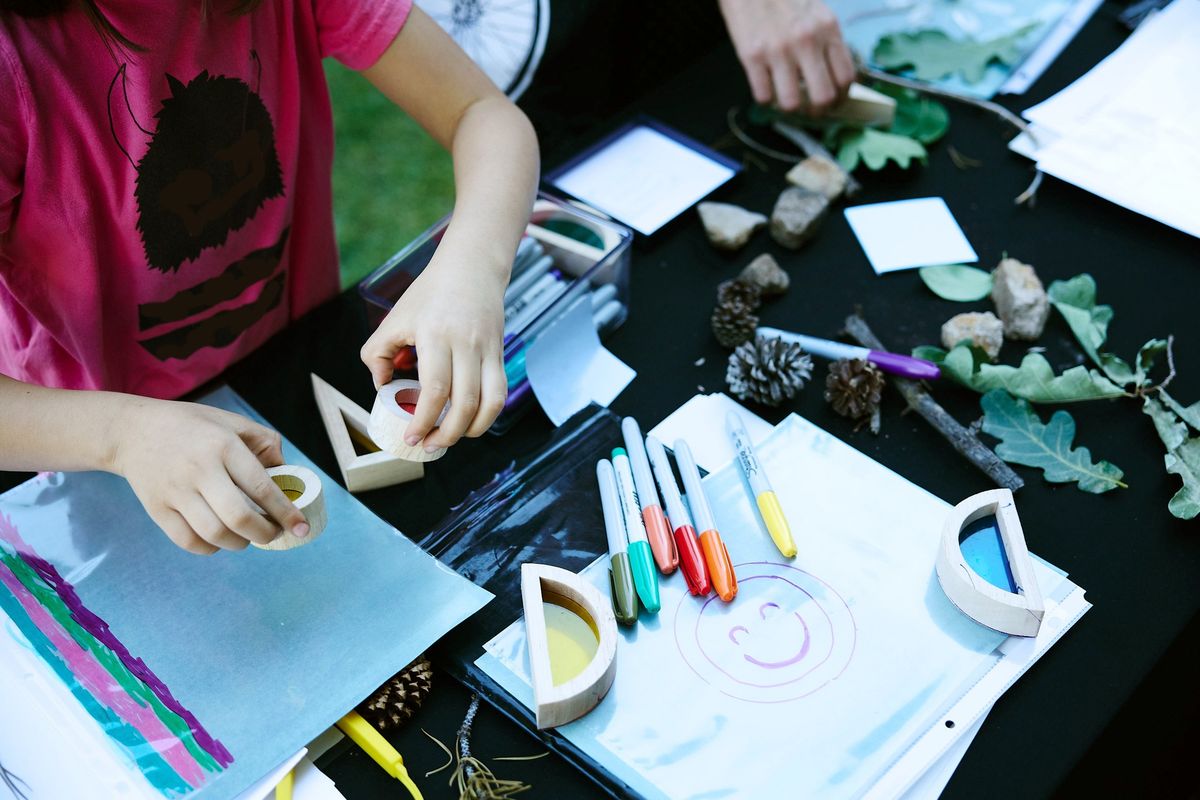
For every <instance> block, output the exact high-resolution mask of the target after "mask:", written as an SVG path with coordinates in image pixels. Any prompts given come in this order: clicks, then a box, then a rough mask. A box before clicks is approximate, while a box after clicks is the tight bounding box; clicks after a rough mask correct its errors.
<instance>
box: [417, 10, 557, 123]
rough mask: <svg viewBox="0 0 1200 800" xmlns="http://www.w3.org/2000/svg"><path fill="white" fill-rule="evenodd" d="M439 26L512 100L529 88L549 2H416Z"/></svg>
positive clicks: (541, 48)
mask: <svg viewBox="0 0 1200 800" xmlns="http://www.w3.org/2000/svg"><path fill="white" fill-rule="evenodd" d="M420 6H421V8H422V9H423V10H424V11H425V13H426V14H428V15H429V16H430V17H432V18H433V19H434V20H435V21H436V22H437V23H438V25H441V26H442V29H443V30H445V31H446V32H447V33H449V34H450V36H451V37H452V38H453V39H454V41H455V42H457V43H458V46H459V47H461V48H462V49H463V50H465V51H466V53H467V55H469V56H470V57H471V59H472V60H473V61H474V62H475V63H476V64H478V65H479V67H480V68H481V69H482V70H483V71H484V72H485V73H487V76H488V77H489V78H491V79H492V82H493V83H495V84H496V85H497V86H499V87H500V89H502V90H503V91H504V93H505V94H507V95H508V96H509V97H510V98H512V99H513V100H516V99H517V98H519V97H520V96H521V94H522V93H523V92H524V91H525V89H527V88H528V87H529V83H530V81H532V80H533V74H534V72H536V71H537V68H538V64H539V63H541V60H542V54H543V53H544V52H545V49H546V36H547V34H548V33H549V32H550V0H422V2H421V3H420Z"/></svg>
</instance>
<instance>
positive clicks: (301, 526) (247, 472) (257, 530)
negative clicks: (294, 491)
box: [212, 451, 308, 544]
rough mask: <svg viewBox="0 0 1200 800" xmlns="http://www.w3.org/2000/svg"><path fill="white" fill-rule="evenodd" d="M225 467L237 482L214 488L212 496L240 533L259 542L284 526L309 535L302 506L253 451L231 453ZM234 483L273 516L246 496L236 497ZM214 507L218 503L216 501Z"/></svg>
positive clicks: (261, 542) (286, 529)
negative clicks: (253, 454) (264, 515)
mask: <svg viewBox="0 0 1200 800" xmlns="http://www.w3.org/2000/svg"><path fill="white" fill-rule="evenodd" d="M225 469H226V470H227V471H228V472H229V477H230V478H232V479H233V484H226V485H225V487H222V488H219V489H214V490H213V497H212V499H213V500H214V501H215V502H217V503H219V506H220V508H219V513H220V514H221V518H222V519H224V520H225V521H226V522H227V523H229V524H230V527H232V528H233V529H234V530H235V531H237V532H238V533H239V534H240V535H242V536H245V537H246V538H247V539H250V540H251V541H254V542H257V543H258V544H267V543H269V542H270V541H271V540H273V539H274V538H275V537H276V536H278V535H279V531H280V529H282V530H285V531H290V532H291V533H292V534H293V535H295V536H298V537H300V538H303V537H305V536H307V535H308V523H307V522H305V520H304V515H303V514H301V513H300V509H298V508H296V506H295V505H294V504H293V503H292V501H291V500H288V499H287V495H285V494H284V493H283V490H282V489H280V488H279V485H278V484H276V483H275V481H273V480H271V476H270V475H268V474H267V471H266V470H265V469H263V466H262V465H261V464H259V463H258V462H257V461H256V460H255V459H254V458H253V457H252V456H251V455H250V453H249V451H246V452H244V453H237V452H234V453H230V454H229V455H227V456H226V459H225ZM234 484H236V486H237V488H239V489H241V490H242V491H243V492H245V493H246V496H247V497H249V498H250V499H251V500H253V501H254V502H255V503H257V504H258V506H259V508H261V509H262V510H263V511H265V512H266V514H267V517H270V519H266V518H264V517H263V516H261V515H260V514H257V513H255V512H254V509H253V508H251V507H250V504H249V503H247V502H246V500H245V498H242V497H240V496H237V497H235V495H237V494H238V493H237V492H235V491H233V488H234ZM213 508H218V506H216V505H214V506H213ZM272 520H273V521H274V523H273V522H272ZM276 525H278V527H276Z"/></svg>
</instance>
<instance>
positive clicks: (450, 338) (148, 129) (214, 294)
mask: <svg viewBox="0 0 1200 800" xmlns="http://www.w3.org/2000/svg"><path fill="white" fill-rule="evenodd" d="M210 6H211V8H210ZM326 56H333V57H335V58H337V59H339V60H340V61H342V62H343V63H345V64H346V65H347V66H350V67H351V68H354V69H358V70H361V71H362V73H363V74H364V75H365V76H366V77H367V78H368V79H369V80H370V81H371V82H372V83H374V84H375V86H376V87H378V88H379V90H380V91H382V92H383V93H384V94H385V95H386V96H388V97H389V98H390V99H391V100H393V101H394V102H395V103H396V104H397V105H399V106H400V107H401V108H403V109H404V110H405V111H406V112H407V113H408V114H409V115H410V116H412V117H413V118H414V119H415V120H416V121H417V122H418V123H419V124H420V125H421V126H422V127H423V128H425V130H427V131H428V132H429V133H430V134H431V135H432V136H433V137H434V138H435V139H437V140H438V141H439V142H440V143H442V145H443V146H445V147H447V148H448V149H450V150H451V151H452V153H453V155H454V166H455V179H456V189H457V200H456V203H455V210H454V221H453V223H452V224H451V225H450V228H449V229H448V231H447V233H446V235H445V237H444V238H443V240H442V242H441V244H440V246H439V247H438V250H437V253H436V254H435V255H434V257H433V260H432V261H431V263H430V265H429V267H428V268H427V269H426V270H425V271H424V272H423V273H422V275H421V277H420V278H419V279H418V280H417V281H415V282H414V283H413V285H412V286H411V287H410V288H409V290H408V291H407V292H406V293H405V295H404V296H403V298H401V300H400V302H399V303H397V305H396V307H395V309H394V310H393V311H392V313H391V314H389V315H388V317H387V319H386V320H385V321H384V322H383V324H382V325H381V326H380V327H379V329H378V330H377V331H376V332H375V333H374V334H373V335H372V336H371V338H370V339H368V341H367V343H366V344H365V345H364V346H363V348H362V351H361V358H362V360H363V362H364V363H365V364H366V365H367V367H368V368H369V369H370V371H371V374H372V377H373V378H374V381H375V383H376V384H377V385H379V384H381V383H383V382H385V381H387V380H389V379H390V377H391V369H392V366H391V365H392V358H393V356H394V355H395V354H396V353H397V352H398V351H399V349H400V348H402V347H404V346H406V345H415V346H417V347H418V348H419V349H420V352H421V361H420V367H419V371H420V379H421V381H422V385H423V390H424V391H423V393H422V395H421V399H420V402H419V403H418V405H417V409H416V413H415V419H414V421H413V423H412V425H411V426H410V427H409V430H408V431H407V434H406V439H407V440H408V441H409V443H410V444H419V443H421V442H422V441H423V442H424V445H425V446H426V447H427V448H428V449H430V450H432V449H436V448H439V447H446V446H449V445H452V444H454V443H455V442H456V441H457V440H458V439H459V438H460V437H461V436H463V435H467V436H479V435H480V434H482V433H483V432H484V431H485V430H486V429H487V428H488V426H489V425H490V424H491V423H492V421H493V420H494V419H495V417H496V415H497V414H498V413H499V411H500V409H501V408H502V406H503V403H504V397H505V392H506V383H505V377H504V364H503V356H502V331H503V320H504V312H503V294H504V287H505V285H506V284H507V281H508V274H509V266H510V264H511V262H512V257H513V254H514V252H515V250H516V246H517V242H518V240H519V238H520V235H521V232H522V231H523V229H524V226H525V223H526V221H527V220H528V215H529V209H530V204H531V203H532V200H533V193H534V190H535V186H536V183H537V170H538V166H537V145H536V140H535V139H534V136H533V132H532V129H531V128H530V126H529V124H528V122H527V121H526V120H525V118H524V116H523V115H522V114H521V113H520V112H519V111H518V110H517V109H516V108H515V107H514V106H513V105H512V104H511V103H510V102H509V101H508V100H507V99H506V98H505V97H504V96H503V95H502V94H501V93H500V92H499V90H497V89H496V87H495V86H493V85H492V84H491V83H490V82H489V81H488V80H487V78H486V77H485V76H484V75H483V73H482V72H480V71H479V70H478V69H477V68H476V67H475V65H474V64H473V63H472V62H471V61H470V60H469V59H468V58H467V57H466V56H465V55H464V54H463V53H462V51H461V50H459V49H458V48H457V47H456V46H455V45H454V44H453V42H452V41H451V40H450V38H449V37H448V36H447V35H446V34H445V33H444V32H443V31H442V30H441V29H440V28H439V27H438V26H437V25H436V24H435V23H433V22H432V21H431V20H430V18H429V17H428V16H426V15H425V14H424V13H423V12H421V11H420V10H419V9H417V8H414V7H412V0H241V2H235V1H234V0H224V1H222V0H217V2H206V1H205V0H181V1H180V2H173V3H166V4H164V3H160V2H157V0H112V2H103V0H48V1H47V2H39V3H30V2H28V0H0V469H21V470H77V469H102V470H108V471H111V472H115V473H119V474H121V475H123V476H124V477H125V478H126V479H127V480H128V481H129V483H130V485H131V486H132V487H133V490H134V492H136V493H137V496H138V498H139V499H140V500H141V502H142V504H143V505H144V506H145V507H146V510H147V511H148V512H149V514H150V516H151V517H152V518H153V519H154V520H155V522H157V523H158V524H159V525H160V526H161V527H162V529H163V530H164V531H165V532H166V534H167V535H168V536H169V537H170V538H171V540H172V541H174V542H175V543H176V544H178V545H179V546H180V547H183V548H185V549H187V550H190V551H192V552H196V553H212V552H215V551H216V550H217V549H219V548H224V549H241V548H243V547H245V546H246V545H247V544H248V543H249V542H251V541H253V542H259V543H265V542H269V541H270V540H271V539H273V538H274V537H275V536H276V535H278V534H279V532H280V531H281V530H290V531H291V532H292V533H294V534H296V535H298V536H304V535H307V532H308V529H307V526H306V525H305V524H304V520H303V517H302V516H301V515H300V512H299V511H297V510H296V508H295V507H294V506H293V505H292V504H291V503H290V502H289V501H288V500H287V498H286V497H285V496H284V495H283V493H282V492H281V491H280V490H279V489H278V488H277V487H276V486H275V484H274V483H273V482H272V481H271V480H270V479H269V478H268V477H267V475H266V472H265V469H264V467H265V466H270V465H274V464H278V463H280V461H281V457H282V454H281V452H280V447H279V436H278V435H277V434H276V433H274V432H272V431H270V430H268V429H266V428H263V427H262V426H260V425H257V424H255V423H253V422H251V421H249V420H247V419H244V418H242V417H239V416H237V415H235V414H230V413H227V412H224V411H218V410H215V409H211V408H207V407H204V406H198V405H195V404H191V403H181V402H174V401H172V400H171V398H176V397H179V396H181V395H183V394H184V393H186V392H188V391H190V390H191V389H193V388H195V387H196V386H198V385H200V384H201V383H204V382H205V381H207V380H209V379H211V378H212V377H214V376H215V375H217V374H219V373H220V372H221V371H222V370H224V369H225V368H226V367H227V366H229V365H230V364H232V363H233V362H235V361H237V360H238V359H240V358H241V357H243V356H244V355H246V354H247V353H249V352H251V351H252V350H254V349H255V348H256V347H258V345H260V344H261V343H262V342H264V341H265V340H266V339H267V338H269V337H270V336H271V335H273V334H275V333H277V332H278V331H279V330H280V329H282V328H283V327H284V326H285V325H287V324H288V322H289V321H290V320H293V319H295V318H296V317H298V316H300V315H301V314H304V313H305V312H307V311H309V310H311V309H312V308H313V307H314V306H316V305H318V304H319V303H321V302H323V301H325V300H328V299H329V298H331V297H332V296H333V295H334V294H335V293H336V292H337V287H338V271H337V250H336V246H335V242H334V236H333V215H332V208H331V191H330V176H331V166H332V159H333V125H332V116H331V113H330V105H329V94H328V89H327V87H326V84H325V78H324V73H323V71H322V64H321V61H322V59H323V58H324V57H326ZM405 157H406V154H405V153H403V152H394V153H379V158H405ZM447 400H448V401H449V402H450V411H449V413H448V414H447V415H446V417H445V419H444V420H443V421H442V422H441V424H440V425H439V424H438V423H437V417H438V413H439V411H440V410H441V408H442V407H443V405H444V404H445V402H446V401H447ZM243 492H244V493H245V494H243ZM246 495H248V496H249V497H250V498H251V499H253V501H254V502H256V503H258V505H259V506H261V507H262V508H263V509H265V510H266V511H267V512H268V514H269V515H270V517H271V519H270V520H268V519H267V518H265V517H263V516H261V515H259V514H258V513H256V511H255V510H254V508H253V507H252V505H251V503H250V502H249V501H248V500H247V499H246Z"/></svg>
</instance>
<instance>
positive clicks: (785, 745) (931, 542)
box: [478, 416, 1069, 798]
mask: <svg viewBox="0 0 1200 800" xmlns="http://www.w3.org/2000/svg"><path fill="white" fill-rule="evenodd" d="M759 455H760V457H761V458H762V460H763V463H764V465H765V467H766V468H767V469H768V471H769V472H770V473H771V480H772V483H773V484H774V485H775V489H776V491H777V492H778V494H779V496H780V500H781V502H782V503H783V506H784V510H785V513H786V514H787V516H788V518H789V520H790V521H791V523H792V528H793V530H794V531H796V533H797V544H798V547H799V551H800V554H799V555H798V556H797V557H796V559H795V560H794V561H791V562H787V563H783V562H781V560H780V559H779V555H778V552H776V551H775V550H774V546H773V545H772V544H771V541H770V539H769V537H767V535H766V534H765V533H764V532H763V531H761V530H760V523H759V521H758V517H757V514H756V512H755V511H754V509H753V507H752V506H751V503H750V500H749V499H748V496H747V493H746V491H745V488H744V487H743V485H742V480H741V476H740V475H739V474H738V472H737V470H736V467H735V466H734V465H729V466H727V467H726V468H725V469H723V470H721V471H719V472H717V473H715V474H713V475H710V476H709V477H708V478H706V479H705V490H706V492H707V493H708V494H709V496H710V500H711V501H712V505H713V508H714V511H715V515H716V518H717V526H718V528H720V530H721V531H722V534H723V536H724V538H725V540H726V543H727V546H728V548H729V551H730V554H731V556H732V559H733V561H734V562H735V564H736V565H737V570H738V581H739V594H738V597H737V599H736V600H735V601H734V602H733V603H731V604H729V605H726V604H723V603H721V602H720V601H719V600H716V599H714V598H711V597H710V598H707V599H704V598H694V597H691V596H690V595H688V594H687V591H686V588H685V587H684V585H683V581H682V579H679V578H675V577H674V576H672V577H671V578H664V579H662V580H661V592H662V599H663V605H662V608H663V610H662V611H661V612H660V613H659V614H658V615H657V616H650V617H643V619H641V620H639V623H638V625H637V626H636V628H633V629H628V630H622V631H621V634H622V638H621V640H620V641H619V642H618V649H619V651H620V652H619V653H618V663H619V664H620V667H619V669H618V671H617V679H616V682H615V683H614V685H613V688H612V690H611V691H610V693H609V695H608V697H606V698H605V700H604V701H603V702H601V704H600V705H599V706H597V708H596V709H595V710H594V711H592V712H591V713H590V714H588V715H587V716H585V717H583V718H582V719H580V720H578V721H576V722H573V723H570V724H568V725H566V726H563V727H561V728H559V729H558V730H559V732H560V733H561V734H563V735H564V736H566V737H567V738H568V739H569V740H570V741H572V743H574V744H575V745H576V746H578V747H580V748H581V749H582V750H583V751H584V752H585V753H587V754H588V756H589V757H591V758H593V759H594V760H596V761H597V763H598V764H599V765H600V766H601V767H602V768H603V769H605V770H607V771H609V772H611V773H612V774H614V775H615V776H616V777H617V778H618V779H620V780H622V781H625V782H626V783H627V784H629V785H630V786H631V787H632V788H633V789H634V790H635V791H636V792H639V793H641V794H644V795H645V796H647V797H650V798H659V797H678V796H693V795H697V794H701V793H703V794H705V796H711V797H718V796H719V797H722V798H734V797H785V796H786V797H810V798H835V797H837V798H842V797H855V796H858V795H860V794H862V793H863V792H864V791H866V790H868V789H869V788H870V787H871V786H872V785H874V784H875V783H877V782H878V781H879V780H880V778H881V776H882V775H884V774H885V773H886V772H887V771H888V769H889V767H890V766H891V765H892V764H893V763H894V762H895V761H896V759H897V758H898V757H899V756H900V755H901V754H902V753H903V752H905V750H906V749H907V748H908V747H909V746H911V745H912V744H914V743H915V742H916V741H918V740H919V739H920V737H921V736H922V735H923V734H924V732H926V731H929V730H931V729H934V728H941V729H943V730H949V731H950V733H951V735H952V736H954V737H956V738H957V737H958V736H961V735H962V734H963V733H964V732H966V731H968V730H969V727H970V726H969V724H966V722H967V721H966V720H965V721H964V725H963V726H961V727H959V728H956V729H946V728H945V726H944V725H941V722H942V717H941V715H942V713H943V712H945V711H946V710H947V709H949V708H951V706H953V705H954V704H955V703H956V702H957V701H958V699H959V698H961V697H963V696H964V695H965V693H967V692H968V690H969V688H970V687H972V686H974V685H975V684H976V683H977V682H978V681H979V680H980V679H981V678H984V677H986V676H987V675H988V674H989V672H990V671H991V670H992V669H993V668H994V667H995V666H996V665H997V664H998V663H999V662H1000V661H1001V660H1002V651H1001V649H1000V648H1001V645H1003V644H1004V642H1005V641H1006V639H1007V637H1004V636H1003V635H1001V634H997V633H995V632H994V631H989V630H987V629H985V628H983V627H982V626H980V625H978V624H976V623H974V622H973V621H971V620H970V619H968V618H967V617H965V616H964V615H963V614H961V612H959V611H958V610H957V609H955V608H954V607H953V606H952V605H950V603H949V601H948V600H947V599H946V597H945V595H944V593H942V591H941V588H940V586H939V585H938V584H937V580H936V577H935V576H934V574H933V556H934V553H935V552H936V547H937V544H938V539H939V535H940V528H941V521H942V519H943V518H944V515H945V513H946V511H947V509H948V506H947V504H946V503H944V502H942V501H940V500H938V499H937V498H934V497H932V496H931V495H929V494H927V493H926V492H924V491H922V490H921V489H919V488H918V487H916V486H914V485H912V484H911V483H909V482H908V481H906V480H904V479H903V478H901V477H900V476H899V475H896V474H895V473H893V472H891V471H889V470H887V469H886V468H884V467H883V466H882V465H880V464H878V463H877V462H874V461H872V460H871V459H869V458H868V457H866V456H864V455H862V454H861V453H858V452H857V451H855V450H853V449H852V448H850V447H849V446H848V445H845V444H844V443H842V442H840V441H838V440H836V439H834V438H833V437H831V436H829V435H828V434H826V433H824V432H823V431H821V430H820V429H818V428H816V427H815V426H813V425H811V423H808V422H806V421H804V420H802V419H800V418H798V417H795V416H793V417H789V418H788V419H787V420H785V421H784V423H782V424H781V425H780V427H779V428H778V429H777V430H776V432H775V433H774V434H773V435H772V436H771V438H769V439H768V440H767V441H766V442H764V443H763V444H762V445H761V446H760V448H759ZM864 497H868V498H870V502H863V501H862V499H863V498H864ZM584 574H585V575H586V576H587V577H588V578H589V579H591V580H594V581H595V582H596V584H597V586H600V587H603V586H604V585H605V582H606V581H607V569H606V567H605V565H604V564H603V560H601V561H598V562H597V563H596V564H595V565H593V566H592V567H589V568H588V570H585V572H584ZM1043 576H1045V578H1046V584H1049V585H1062V584H1067V583H1069V582H1067V581H1066V580H1065V578H1063V577H1062V575H1061V574H1060V573H1057V572H1055V571H1053V570H1052V569H1050V568H1046V567H1044V566H1042V568H1041V569H1040V570H1039V581H1041V580H1042V578H1043ZM487 652H488V657H486V658H483V659H481V660H480V661H479V662H478V663H479V665H480V666H481V667H482V668H483V669H485V671H487V672H488V673H489V674H490V675H492V676H493V677H494V678H495V679H496V680H497V681H499V682H501V684H502V685H504V686H505V687H506V688H510V687H511V688H510V691H513V692H514V696H517V697H518V698H519V699H522V700H526V701H527V700H528V699H529V694H530V693H529V691H528V687H527V686H526V687H525V688H524V689H523V690H522V688H521V686H520V684H521V682H522V681H527V680H528V665H527V658H526V655H525V646H524V631H523V628H522V626H521V623H520V622H518V623H515V624H514V625H513V626H510V627H509V628H508V629H506V630H505V631H504V632H502V633H501V634H500V635H498V636H497V637H495V638H494V639H493V640H492V641H491V642H489V643H488V645H487ZM896 664H903V665H904V668H903V669H896V668H895V666H896ZM505 672H508V673H510V674H509V675H507V676H506V675H504V674H503V673H505ZM997 694H998V692H997ZM992 700H994V697H992V698H988V699H987V700H986V701H985V702H983V703H982V704H981V705H980V706H979V707H978V708H977V709H976V713H977V714H978V713H981V712H982V711H983V710H984V709H986V707H987V706H988V705H989V704H990V703H991V702H992ZM658 720H662V721H663V722H662V724H658V723H657V722H656V721H658ZM797 720H803V724H798V723H797ZM970 721H973V720H970ZM946 744H947V746H948V745H949V744H950V742H949V741H947V743H946ZM783 752H786V754H787V755H786V758H787V760H788V764H789V769H787V770H781V769H779V768H778V766H779V763H780V758H781V754H782V753H783ZM943 752H944V748H943V749H941V750H938V751H937V752H936V754H935V757H933V758H930V760H929V761H928V762H927V763H925V764H923V765H922V771H925V770H927V769H928V768H929V766H930V765H932V764H933V763H934V761H936V756H940V755H942V753H943ZM912 777H913V778H914V779H915V778H916V777H917V776H916V775H913V776H912ZM910 783H911V781H908V782H905V783H903V787H902V789H903V788H907V787H908V786H909V784H910ZM899 794H900V792H897V793H896V795H897V796H898V795H899Z"/></svg>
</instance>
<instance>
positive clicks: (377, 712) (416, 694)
mask: <svg viewBox="0 0 1200 800" xmlns="http://www.w3.org/2000/svg"><path fill="white" fill-rule="evenodd" d="M432 688H433V665H432V664H430V663H429V659H427V658H425V657H424V656H421V657H420V658H418V659H417V660H416V661H414V662H413V663H411V664H409V665H408V667H407V668H406V669H405V670H404V671H403V672H401V673H400V674H398V675H395V676H393V677H392V678H390V679H389V680H388V682H387V683H385V684H384V685H383V686H380V687H379V689H378V690H377V691H376V692H375V693H374V694H373V695H371V696H370V697H368V698H367V699H366V700H364V701H362V703H360V704H359V706H358V709H357V710H358V713H359V714H362V716H363V719H365V720H367V721H368V722H370V723H371V724H372V725H374V726H375V727H376V728H378V729H379V730H380V731H381V732H383V733H387V732H389V731H394V730H396V729H398V728H399V727H400V726H401V725H403V724H404V723H405V722H407V721H408V720H409V718H410V717H412V715H413V714H415V713H416V712H417V709H418V708H420V707H421V703H422V701H424V700H425V698H426V697H428V696H429V692H430V690H431V689H432Z"/></svg>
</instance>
